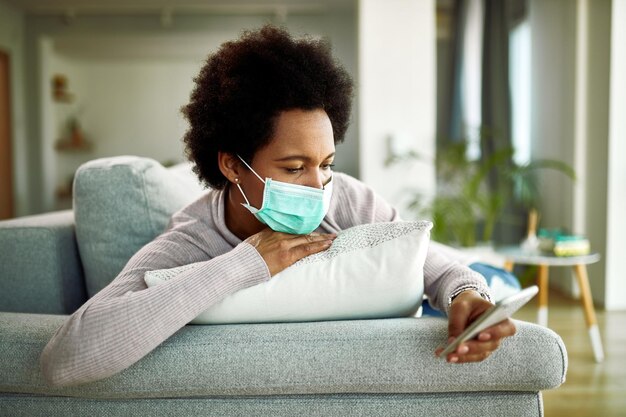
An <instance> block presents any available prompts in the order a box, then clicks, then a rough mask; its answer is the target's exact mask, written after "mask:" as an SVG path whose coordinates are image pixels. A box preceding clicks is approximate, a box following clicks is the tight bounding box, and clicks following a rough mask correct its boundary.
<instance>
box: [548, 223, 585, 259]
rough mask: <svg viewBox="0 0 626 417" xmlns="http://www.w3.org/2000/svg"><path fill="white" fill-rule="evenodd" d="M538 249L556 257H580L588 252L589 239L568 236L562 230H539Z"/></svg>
mask: <svg viewBox="0 0 626 417" xmlns="http://www.w3.org/2000/svg"><path fill="white" fill-rule="evenodd" d="M539 249H541V250H542V251H544V252H551V253H553V254H554V255H556V256H581V255H588V254H589V252H590V245H589V239H587V238H585V237H584V236H577V235H569V234H567V233H565V232H564V231H563V230H562V229H540V230H539Z"/></svg>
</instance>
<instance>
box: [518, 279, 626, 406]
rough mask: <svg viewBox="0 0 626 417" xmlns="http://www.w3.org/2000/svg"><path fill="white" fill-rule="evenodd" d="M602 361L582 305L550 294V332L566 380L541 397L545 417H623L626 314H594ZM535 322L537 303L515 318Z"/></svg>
mask: <svg viewBox="0 0 626 417" xmlns="http://www.w3.org/2000/svg"><path fill="white" fill-rule="evenodd" d="M596 313H597V315H598V323H599V327H600V333H601V335H602V342H603V343H604V354H605V359H604V362H603V363H600V364H598V363H596V362H595V361H594V359H593V352H592V350H591V343H590V341H589V336H588V334H587V330H586V327H585V318H584V315H583V310H582V307H581V304H580V301H577V300H572V299H569V298H566V297H565V296H563V295H561V294H559V293H557V292H554V291H551V292H550V299H549V317H548V325H549V327H550V328H551V329H552V330H554V331H555V332H556V333H558V334H559V335H560V336H561V338H562V339H563V341H564V342H565V346H566V347H567V352H568V356H569V368H568V372H567V380H566V381H565V383H564V384H563V385H561V387H559V388H558V389H555V390H549V391H544V392H543V400H544V410H545V416H546V417H561V416H567V417H579V416H581V417H582V416H599V417H613V416H620V417H626V311H619V312H606V311H603V310H599V309H596ZM514 317H515V318H516V319H520V320H526V321H530V322H536V317H537V305H536V299H535V301H534V303H533V302H531V303H529V304H528V305H527V306H525V307H524V308H523V309H522V310H520V311H519V312H518V313H517V314H515V316H514Z"/></svg>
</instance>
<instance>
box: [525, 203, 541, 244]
mask: <svg viewBox="0 0 626 417" xmlns="http://www.w3.org/2000/svg"><path fill="white" fill-rule="evenodd" d="M538 220H539V213H538V212H537V210H536V209H530V211H529V212H528V232H527V234H526V238H525V239H524V240H523V241H522V244H521V247H522V250H523V251H524V252H529V253H534V252H539V239H538V238H537V222H538Z"/></svg>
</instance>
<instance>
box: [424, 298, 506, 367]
mask: <svg viewBox="0 0 626 417" xmlns="http://www.w3.org/2000/svg"><path fill="white" fill-rule="evenodd" d="M492 306H493V304H491V303H490V302H489V301H487V300H485V299H483V298H482V297H481V296H480V294H478V293H477V292H476V291H471V290H470V291H464V292H462V293H461V294H459V295H458V296H457V297H455V298H454V300H453V301H452V304H451V305H450V310H449V313H448V337H449V339H448V340H449V341H451V340H453V339H454V338H456V337H457V336H459V335H460V334H461V333H462V332H463V330H465V328H466V327H467V326H469V325H470V324H471V323H472V322H473V321H474V320H475V319H476V318H477V317H478V316H480V315H481V314H482V313H483V312H484V311H486V310H487V309H489V308H490V307H492ZM515 331H516V329H515V324H513V321H511V320H510V319H507V320H504V321H501V322H500V323H498V324H495V325H493V326H491V327H489V328H487V329H485V330H483V331H481V332H480V333H479V334H478V337H477V338H476V339H472V340H469V341H467V342H464V343H461V344H460V345H459V347H457V349H456V351H454V352H453V353H450V354H449V355H448V356H447V358H446V360H447V361H448V362H452V363H465V362H480V361H482V360H485V359H487V358H488V357H489V355H491V354H492V353H493V351H495V350H496V349H497V348H498V347H499V346H500V342H502V339H504V338H505V337H509V336H513V335H514V334H515ZM442 351H443V348H439V349H437V351H436V352H435V354H436V355H437V356H439V353H440V352H442Z"/></svg>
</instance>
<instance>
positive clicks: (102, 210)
mask: <svg viewBox="0 0 626 417" xmlns="http://www.w3.org/2000/svg"><path fill="white" fill-rule="evenodd" d="M204 192H206V190H205V189H204V188H203V186H202V185H201V184H200V183H199V181H198V179H197V177H196V176H195V174H193V172H192V171H191V165H190V164H181V165H178V166H174V167H172V168H170V169H167V168H164V167H163V166H162V165H161V164H159V163H158V162H157V161H155V160H153V159H149V158H141V157H136V156H118V157H113V158H102V159H96V160H93V161H90V162H87V163H86V164H84V165H82V166H81V167H80V168H79V169H78V170H77V171H76V175H75V177H74V215H75V221H76V240H77V242H78V248H79V251H80V256H81V260H82V263H83V267H84V271H85V283H86V287H87V294H88V296H89V297H91V296H93V295H94V294H96V293H97V292H98V291H100V290H101V289H102V288H104V287H105V286H107V285H108V284H109V283H110V282H111V281H112V280H113V279H114V278H115V277H116V276H117V274H119V272H120V271H121V270H122V268H123V267H124V265H126V263H127V262H128V260H129V259H130V257H131V256H132V255H133V254H134V253H135V252H137V251H138V250H139V249H140V248H141V247H142V246H144V245H145V244H146V243H148V242H150V241H151V240H152V239H154V238H155V237H156V236H158V235H159V234H160V233H162V232H163V231H164V230H165V229H166V227H167V225H168V222H169V219H170V217H171V216H172V214H174V213H175V212H176V211H178V210H180V209H181V208H182V207H184V206H185V205H187V204H189V203H191V202H192V201H194V200H195V199H197V198H199V197H200V195H202V194H203V193H204Z"/></svg>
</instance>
